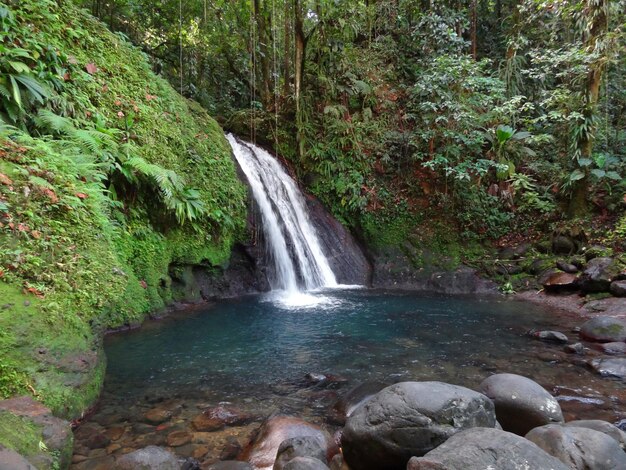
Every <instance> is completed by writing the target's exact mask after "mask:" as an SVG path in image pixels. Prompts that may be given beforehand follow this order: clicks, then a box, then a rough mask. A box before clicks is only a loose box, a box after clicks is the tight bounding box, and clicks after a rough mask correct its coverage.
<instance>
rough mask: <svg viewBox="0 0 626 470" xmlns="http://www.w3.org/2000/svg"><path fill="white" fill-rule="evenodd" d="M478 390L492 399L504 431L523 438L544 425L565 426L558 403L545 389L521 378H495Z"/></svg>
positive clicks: (506, 375)
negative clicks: (559, 424) (562, 424)
mask: <svg viewBox="0 0 626 470" xmlns="http://www.w3.org/2000/svg"><path fill="white" fill-rule="evenodd" d="M478 390H479V391H480V392H482V393H484V394H485V395H486V396H488V397H489V398H491V399H492V400H493V402H494V405H495V408H496V417H497V418H498V422H499V423H500V424H501V425H502V429H504V430H505V431H509V432H512V433H515V434H518V435H520V436H523V435H525V434H526V433H527V432H528V431H530V430H531V429H533V428H535V427H538V426H543V425H544V424H551V423H562V422H563V413H562V412H561V407H560V406H559V403H558V401H557V400H556V399H555V398H554V397H553V396H552V395H550V394H549V393H548V392H547V391H546V390H545V389H544V388H543V387H542V386H541V385H539V384H538V383H536V382H534V381H532V380H530V379H528V378H526V377H522V376H521V375H516V374H495V375H492V376H491V377H488V378H486V379H485V380H484V381H483V382H482V383H481V384H480V386H479V387H478Z"/></svg>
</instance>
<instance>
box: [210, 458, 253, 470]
mask: <svg viewBox="0 0 626 470" xmlns="http://www.w3.org/2000/svg"><path fill="white" fill-rule="evenodd" d="M207 470H254V468H253V467H252V465H250V464H249V463H248V462H239V461H236V460H224V461H222V462H216V463H214V464H212V465H209V467H208V469H207Z"/></svg>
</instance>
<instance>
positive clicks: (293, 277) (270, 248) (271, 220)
mask: <svg viewBox="0 0 626 470" xmlns="http://www.w3.org/2000/svg"><path fill="white" fill-rule="evenodd" d="M226 138H227V139H228V141H229V142H230V145H231V147H232V149H233V153H234V155H235V158H236V159H237V161H238V162H239V165H240V166H241V169H242V170H243V172H244V173H245V175H246V178H247V179H248V182H249V184H250V188H251V189H252V195H253V196H254V199H255V201H256V203H257V204H258V207H259V210H260V212H261V226H262V229H263V234H264V240H265V243H266V244H267V246H266V250H267V255H268V256H269V259H270V260H271V261H270V262H271V263H272V264H273V268H274V272H275V275H274V276H272V277H271V278H270V279H269V281H270V285H271V287H272V290H273V291H278V292H277V294H279V295H280V297H281V298H283V299H292V300H293V301H295V302H297V303H300V302H301V301H302V300H303V296H302V293H303V292H306V291H312V290H316V289H320V288H324V287H337V280H336V278H335V275H334V274H333V271H332V269H331V267H330V264H329V262H328V259H327V258H326V256H325V255H324V253H323V251H322V248H321V246H320V242H319V239H318V236H317V233H316V231H315V228H314V227H313V225H312V224H311V221H310V220H309V217H308V214H307V209H306V203H305V200H304V196H303V194H302V193H301V192H300V190H299V189H298V187H297V186H296V183H295V182H294V180H293V179H292V178H291V177H290V176H289V175H288V174H287V173H286V172H285V170H284V168H283V167H282V165H281V164H280V163H279V162H278V161H277V160H276V159H275V158H274V157H272V156H271V155H270V154H269V153H268V152H266V151H265V150H263V149H262V148H260V147H257V146H256V145H253V144H250V143H247V142H243V141H241V140H239V139H237V138H236V137H235V136H233V135H232V134H228V135H227V136H226ZM296 299H300V300H296Z"/></svg>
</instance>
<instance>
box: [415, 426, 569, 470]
mask: <svg viewBox="0 0 626 470" xmlns="http://www.w3.org/2000/svg"><path fill="white" fill-rule="evenodd" d="M406 468H407V470H460V469H463V470H485V469H498V470H520V469H532V470H539V469H541V470H566V469H567V468H568V467H567V466H566V465H565V464H563V463H562V462H561V461H559V460H558V459H556V458H555V457H553V456H551V455H549V454H548V453H546V452H545V451H543V450H542V449H540V448H539V447H538V446H537V445H535V444H534V443H532V442H530V441H528V440H526V439H524V438H523V437H520V436H517V435H515V434H512V433H510V432H506V431H500V430H498V429H490V428H471V429H467V430H464V431H462V432H460V433H458V434H455V435H454V436H452V437H451V438H450V439H448V440H447V441H446V442H444V443H443V444H442V445H440V446H439V447H437V448H436V449H434V450H432V451H430V452H428V453H427V454H426V455H425V456H423V457H413V458H412V459H411V460H410V461H409V463H408V465H407V467H406Z"/></svg>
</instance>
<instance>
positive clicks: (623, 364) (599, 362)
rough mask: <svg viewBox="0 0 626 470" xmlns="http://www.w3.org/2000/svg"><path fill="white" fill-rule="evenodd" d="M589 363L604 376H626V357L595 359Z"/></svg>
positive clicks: (622, 377)
mask: <svg viewBox="0 0 626 470" xmlns="http://www.w3.org/2000/svg"><path fill="white" fill-rule="evenodd" d="M589 364H590V365H591V367H592V368H593V369H594V370H595V371H596V372H597V373H599V374H600V375H602V376H603V377H617V378H620V379H624V378H626V358H623V357H615V358H603V359H593V360H592V361H591V362H590V363H589Z"/></svg>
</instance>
